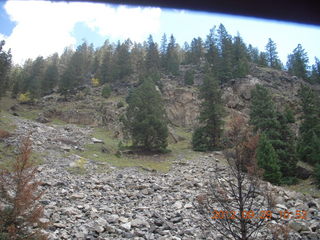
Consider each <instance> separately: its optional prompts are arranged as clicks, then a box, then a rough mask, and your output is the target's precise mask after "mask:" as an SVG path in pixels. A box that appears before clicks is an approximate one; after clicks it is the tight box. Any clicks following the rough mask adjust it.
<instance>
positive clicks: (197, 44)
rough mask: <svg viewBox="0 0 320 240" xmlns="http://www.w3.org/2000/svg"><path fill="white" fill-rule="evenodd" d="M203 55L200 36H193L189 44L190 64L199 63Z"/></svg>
mask: <svg viewBox="0 0 320 240" xmlns="http://www.w3.org/2000/svg"><path fill="white" fill-rule="evenodd" d="M203 56H204V47H203V41H202V39H201V38H200V37H198V38H194V39H193V40H192V41H191V46H190V61H191V63H192V64H196V65H199V64H200V62H201V58H202V57H203Z"/></svg>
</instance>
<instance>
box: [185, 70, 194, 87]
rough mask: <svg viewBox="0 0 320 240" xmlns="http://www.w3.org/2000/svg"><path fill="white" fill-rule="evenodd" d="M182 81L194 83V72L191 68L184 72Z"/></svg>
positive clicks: (188, 83)
mask: <svg viewBox="0 0 320 240" xmlns="http://www.w3.org/2000/svg"><path fill="white" fill-rule="evenodd" d="M184 83H185V84H186V85H193V84H194V73H193V71H192V70H188V71H186V72H185V74H184Z"/></svg>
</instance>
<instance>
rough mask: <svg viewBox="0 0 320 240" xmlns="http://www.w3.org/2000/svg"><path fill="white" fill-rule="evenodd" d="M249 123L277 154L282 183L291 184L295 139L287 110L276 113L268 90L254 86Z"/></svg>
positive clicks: (293, 179) (293, 177)
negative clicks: (262, 135) (264, 137)
mask: <svg viewBox="0 0 320 240" xmlns="http://www.w3.org/2000/svg"><path fill="white" fill-rule="evenodd" d="M250 110H251V111H250V123H251V124H252V125H253V126H254V131H256V132H260V133H261V134H264V135H266V137H267V138H268V141H269V142H270V144H271V145H272V147H273V149H274V150H275V152H276V154H277V159H278V162H279V167H280V170H281V173H282V176H283V177H284V178H283V183H287V184H290V183H293V182H294V181H295V172H296V165H297V161H298V160H297V154H296V151H295V139H294V135H293V132H292V130H291V129H290V126H289V123H290V122H292V121H293V120H294V119H292V116H291V117H290V113H289V110H286V111H285V112H283V113H282V112H276V111H275V107H274V103H273V101H272V99H271V96H270V94H269V92H268V90H267V89H266V88H265V87H263V86H261V85H256V88H255V89H253V90H252V103H251V109H250Z"/></svg>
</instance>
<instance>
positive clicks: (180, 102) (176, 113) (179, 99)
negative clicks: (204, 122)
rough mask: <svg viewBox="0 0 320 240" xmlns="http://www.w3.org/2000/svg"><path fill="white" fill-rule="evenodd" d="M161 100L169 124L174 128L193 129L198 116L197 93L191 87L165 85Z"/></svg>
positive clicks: (198, 103) (198, 102) (198, 101)
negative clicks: (162, 100)
mask: <svg viewBox="0 0 320 240" xmlns="http://www.w3.org/2000/svg"><path fill="white" fill-rule="evenodd" d="M163 99H164V102H165V108H166V112H167V116H168V119H169V122H170V123H171V124H173V125H175V126H182V127H193V126H194V125H195V124H196V123H197V118H198V116H199V110H200V109H199V106H200V100H199V99H198V91H197V90H196V89H195V88H191V87H178V86H176V85H174V84H171V83H166V84H165V86H164V88H163Z"/></svg>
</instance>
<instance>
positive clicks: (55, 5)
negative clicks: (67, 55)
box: [0, 1, 320, 64]
mask: <svg viewBox="0 0 320 240" xmlns="http://www.w3.org/2000/svg"><path fill="white" fill-rule="evenodd" d="M220 23H222V24H224V26H225V27H226V29H227V31H228V32H229V33H230V34H232V35H233V36H234V35H236V34H237V32H239V33H240V35H241V36H242V37H243V39H244V41H245V42H246V43H247V44H248V43H251V44H252V45H253V46H255V47H258V48H259V50H260V51H264V47H265V45H266V43H267V41H268V38H272V39H273V40H274V41H275V43H276V44H277V48H278V52H279V56H280V58H281V61H282V62H283V63H284V64H285V63H286V61H287V55H288V54H290V53H291V52H292V50H293V49H294V48H295V47H296V46H297V45H298V44H299V43H301V44H302V46H303V48H304V49H305V50H306V52H307V53H308V56H309V59H310V64H313V63H314V57H315V56H317V57H318V58H319V57H320V27H319V26H317V27H316V26H308V25H301V24H293V23H285V22H279V21H269V20H268V21H267V20H261V19H256V18H244V17H235V16H230V15H222V14H211V13H210V14H208V13H203V12H191V11H184V10H168V9H160V8H146V7H144V8H142V7H129V6H119V5H106V4H97V3H79V2H72V3H65V2H49V1H48V2H42V1H3V2H0V39H5V40H6V48H11V49H12V54H13V58H14V61H15V63H23V61H24V60H26V59H27V58H36V57H37V56H39V55H42V56H44V57H47V56H49V55H51V54H52V53H54V52H58V53H60V54H61V53H62V52H63V50H64V48H65V47H66V46H73V47H74V46H76V45H78V44H81V43H82V41H83V40H84V39H85V40H87V42H88V43H93V44H94V46H95V47H98V46H101V45H102V44H103V42H104V41H105V40H106V39H109V40H110V41H117V40H121V41H122V40H124V39H126V38H130V39H131V40H133V41H137V42H143V41H144V40H146V39H147V37H148V35H149V34H152V35H153V37H154V40H155V41H157V42H160V39H161V36H162V35H163V33H167V35H170V34H172V33H173V34H174V36H175V37H176V40H177V42H178V43H179V44H180V45H181V46H183V43H184V42H185V41H187V42H189V43H190V41H191V40H192V38H194V37H198V36H200V37H202V38H203V39H204V40H205V37H206V35H207V34H208V33H209V30H210V28H212V27H213V26H214V25H217V26H218V25H219V24H220Z"/></svg>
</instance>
